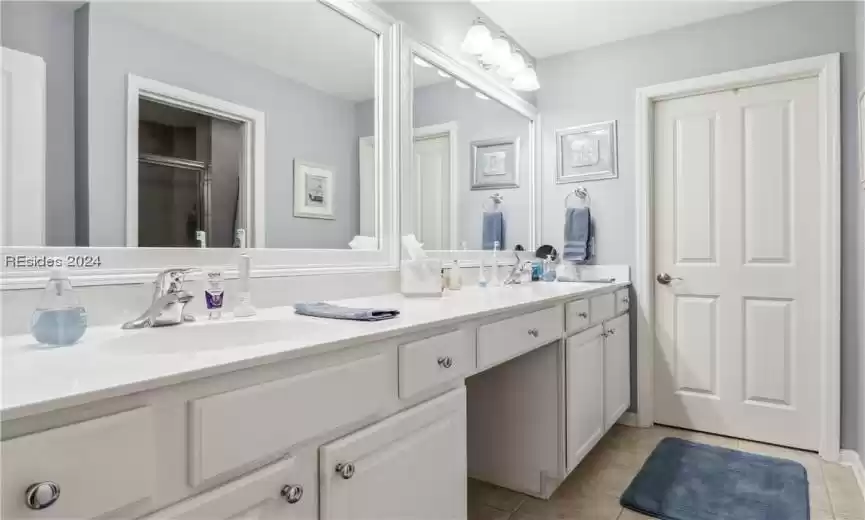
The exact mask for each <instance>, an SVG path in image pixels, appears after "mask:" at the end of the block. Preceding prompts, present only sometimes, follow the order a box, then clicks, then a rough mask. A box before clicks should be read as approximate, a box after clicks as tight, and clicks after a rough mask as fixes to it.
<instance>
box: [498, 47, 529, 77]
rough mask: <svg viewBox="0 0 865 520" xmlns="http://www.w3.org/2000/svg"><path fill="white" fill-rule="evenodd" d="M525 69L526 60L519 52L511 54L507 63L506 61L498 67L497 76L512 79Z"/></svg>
mask: <svg viewBox="0 0 865 520" xmlns="http://www.w3.org/2000/svg"><path fill="white" fill-rule="evenodd" d="M525 68H526V60H525V59H524V58H523V55H522V54H520V53H519V52H514V53H512V54H511V56H510V58H509V59H508V61H506V62H505V63H504V64H503V65H502V66H501V67H499V74H501V75H502V76H504V77H505V78H508V79H514V78H515V77H517V74H519V73H520V72H521V71H522V70H523V69H525Z"/></svg>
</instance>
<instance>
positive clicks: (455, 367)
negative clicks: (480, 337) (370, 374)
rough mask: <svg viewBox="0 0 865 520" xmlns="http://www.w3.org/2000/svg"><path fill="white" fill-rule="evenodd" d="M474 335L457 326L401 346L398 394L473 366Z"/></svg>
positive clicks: (407, 393)
mask: <svg viewBox="0 0 865 520" xmlns="http://www.w3.org/2000/svg"><path fill="white" fill-rule="evenodd" d="M472 347H473V345H472V338H471V335H470V334H469V332H468V331H466V330H456V331H453V332H448V333H446V334H439V335H438V336H433V337H431V338H427V339H422V340H420V341H413V342H411V343H406V344H404V345H400V346H399V396H400V398H402V399H405V398H406V397H409V396H411V395H414V394H416V393H418V392H420V391H422V390H425V389H427V388H431V387H433V386H435V385H437V384H440V383H444V382H446V381H450V380H453V379H455V378H457V377H464V376H465V375H466V374H468V373H469V372H470V371H471V370H472V369H474V364H475V363H474V361H475V360H474V356H473V355H472V353H473V352H472V350H473V349H472Z"/></svg>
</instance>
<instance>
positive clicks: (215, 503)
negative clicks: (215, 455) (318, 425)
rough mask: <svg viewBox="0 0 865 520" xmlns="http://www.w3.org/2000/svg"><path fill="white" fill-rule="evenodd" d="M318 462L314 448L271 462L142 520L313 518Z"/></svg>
mask: <svg viewBox="0 0 865 520" xmlns="http://www.w3.org/2000/svg"><path fill="white" fill-rule="evenodd" d="M317 462H318V461H317V457H316V452H315V451H310V452H309V453H307V454H306V455H303V456H301V457H298V458H295V457H291V458H286V459H283V460H280V461H279V462H274V463H273V464H271V465H269V466H265V467H264V468H262V469H260V470H258V471H256V472H254V473H252V474H251V475H247V476H245V477H243V478H239V479H237V480H234V481H232V482H230V483H228V484H226V485H224V486H221V487H218V488H216V489H214V490H213V491H208V492H207V493H203V494H201V495H198V496H196V497H193V498H190V499H189V500H185V501H183V502H180V503H179V504H175V505H173V506H171V507H168V508H166V509H163V510H162V511H159V512H157V513H154V514H153V515H150V516H148V517H146V519H145V520H163V519H165V520H174V519H177V520H197V519H201V520H219V519H223V518H224V519H229V518H256V519H259V520H277V519H285V520H315V518H316V517H317V516H318V467H317V466H318V464H317Z"/></svg>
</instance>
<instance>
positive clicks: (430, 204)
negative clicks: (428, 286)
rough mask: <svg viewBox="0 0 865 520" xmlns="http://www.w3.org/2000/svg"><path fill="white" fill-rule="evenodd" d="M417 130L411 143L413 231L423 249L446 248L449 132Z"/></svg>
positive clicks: (448, 208) (448, 229)
mask: <svg viewBox="0 0 865 520" xmlns="http://www.w3.org/2000/svg"><path fill="white" fill-rule="evenodd" d="M419 133H420V132H419V131H418V132H416V134H415V135H416V137H415V143H414V163H415V164H414V172H415V176H416V178H415V179H414V180H415V183H414V192H415V201H416V202H417V204H415V210H416V221H415V226H414V228H415V232H416V233H417V238H418V240H420V241H421V242H422V243H423V244H424V247H425V248H426V249H428V250H436V249H449V248H450V244H451V237H450V218H451V211H450V205H451V200H450V176H451V172H450V134H447V133H445V134H439V135H432V136H423V135H418V134H419Z"/></svg>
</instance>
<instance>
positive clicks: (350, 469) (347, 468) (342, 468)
mask: <svg viewBox="0 0 865 520" xmlns="http://www.w3.org/2000/svg"><path fill="white" fill-rule="evenodd" d="M336 472H337V473H339V476H341V477H342V478H344V479H345V480H348V479H350V478H351V477H353V476H354V464H352V463H351V462H340V463H339V464H337V465H336Z"/></svg>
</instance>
